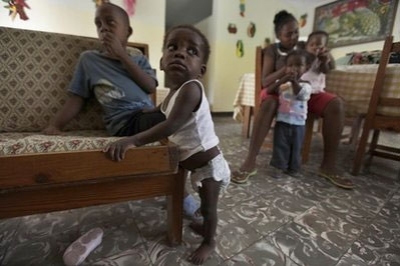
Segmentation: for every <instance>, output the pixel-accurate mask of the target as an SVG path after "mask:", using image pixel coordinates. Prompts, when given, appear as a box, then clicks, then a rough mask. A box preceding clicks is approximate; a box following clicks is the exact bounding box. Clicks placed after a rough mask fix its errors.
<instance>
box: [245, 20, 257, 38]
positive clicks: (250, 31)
mask: <svg viewBox="0 0 400 266" xmlns="http://www.w3.org/2000/svg"><path fill="white" fill-rule="evenodd" d="M255 34H256V24H254V23H253V22H250V24H249V26H247V36H249V37H250V38H253V37H254V35H255Z"/></svg>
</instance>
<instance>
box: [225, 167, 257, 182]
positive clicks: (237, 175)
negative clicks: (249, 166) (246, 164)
mask: <svg viewBox="0 0 400 266" xmlns="http://www.w3.org/2000/svg"><path fill="white" fill-rule="evenodd" d="M256 174H257V169H254V170H253V171H250V172H248V171H241V170H237V171H234V172H233V173H232V179H231V180H232V182H234V183H237V184H244V183H246V182H247V180H249V178H250V177H251V176H253V175H256Z"/></svg>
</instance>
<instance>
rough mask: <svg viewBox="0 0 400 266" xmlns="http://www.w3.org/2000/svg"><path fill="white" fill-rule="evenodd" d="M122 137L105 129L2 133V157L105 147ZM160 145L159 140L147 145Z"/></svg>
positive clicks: (0, 136)
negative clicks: (112, 135) (49, 134)
mask: <svg viewBox="0 0 400 266" xmlns="http://www.w3.org/2000/svg"><path fill="white" fill-rule="evenodd" d="M119 139H121V137H108V135H107V132H106V131H103V130H81V131H69V132H64V133H63V135H58V136H48V135H42V134H36V133H26V132H20V133H0V157H1V156H11V155H22V154H37V153H50V152H71V151H82V150H99V149H103V148H104V147H105V146H106V145H107V144H110V143H112V142H114V141H116V140H119ZM154 145H160V143H159V142H154V143H151V144H148V145H147V146H154Z"/></svg>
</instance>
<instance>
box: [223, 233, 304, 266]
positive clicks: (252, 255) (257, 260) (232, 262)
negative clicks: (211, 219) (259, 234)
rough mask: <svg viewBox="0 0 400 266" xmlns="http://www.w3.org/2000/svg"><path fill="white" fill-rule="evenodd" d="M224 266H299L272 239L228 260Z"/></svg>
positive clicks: (262, 241)
mask: <svg viewBox="0 0 400 266" xmlns="http://www.w3.org/2000/svg"><path fill="white" fill-rule="evenodd" d="M222 265H223V266H248V265H254V266H256V265H257V266H258V265H276V266H296V265H298V264H296V263H294V262H293V261H292V260H290V259H289V258H288V257H287V256H286V255H285V254H284V253H283V252H282V251H281V250H280V249H279V248H277V247H276V246H275V245H274V243H272V242H271V239H262V240H260V241H257V242H256V243H254V244H253V245H251V246H250V247H249V248H247V249H245V250H244V251H243V252H241V253H240V254H238V255H236V256H234V257H232V258H230V259H229V260H226V261H225V262H224V263H223V264H222Z"/></svg>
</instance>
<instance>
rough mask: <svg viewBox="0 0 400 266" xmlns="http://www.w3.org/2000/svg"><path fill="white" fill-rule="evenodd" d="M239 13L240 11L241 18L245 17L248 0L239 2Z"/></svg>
mask: <svg viewBox="0 0 400 266" xmlns="http://www.w3.org/2000/svg"><path fill="white" fill-rule="evenodd" d="M239 1H240V4H239V11H240V13H239V14H240V16H241V17H244V12H245V11H246V0H239Z"/></svg>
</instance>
